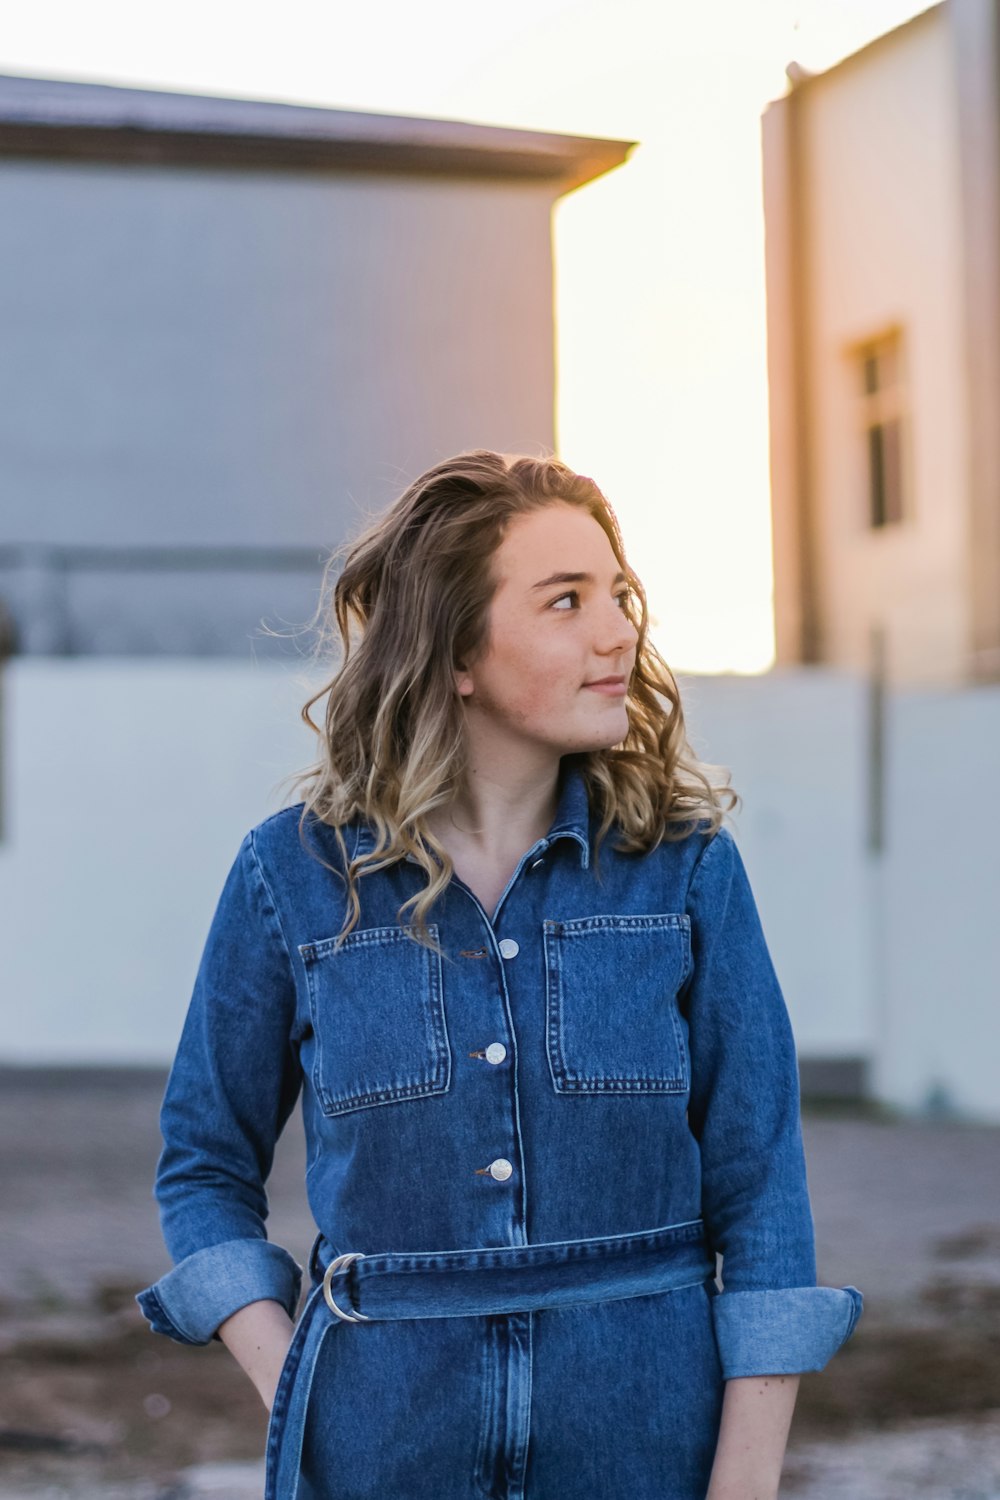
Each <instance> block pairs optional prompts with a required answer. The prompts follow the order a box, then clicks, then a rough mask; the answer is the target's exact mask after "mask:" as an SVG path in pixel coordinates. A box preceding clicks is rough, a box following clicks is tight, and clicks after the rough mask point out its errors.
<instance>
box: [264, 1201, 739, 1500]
mask: <svg viewBox="0 0 1000 1500" xmlns="http://www.w3.org/2000/svg"><path fill="white" fill-rule="evenodd" d="M309 1274H310V1276H311V1278H312V1282H313V1288H312V1291H311V1293H310V1294H309V1297H308V1298H307V1301H306V1305H305V1307H304V1309H303V1311H302V1314H301V1316H300V1318H299V1321H298V1323H297V1325H296V1328H295V1332H294V1334H293V1336H292V1342H291V1345H290V1347H289V1351H288V1355H287V1357H286V1360H285V1365H284V1368H283V1370H282V1372H281V1376H280V1378H279V1382H278V1389H277V1391H276V1393H275V1398H274V1405H273V1406H272V1410H271V1420H270V1423H269V1425H268V1438H267V1460H266V1475H265V1491H264V1493H265V1500H295V1497H296V1496H297V1494H298V1488H299V1484H298V1480H299V1463H300V1455H301V1449H302V1434H303V1430H304V1427H305V1419H306V1408H307V1406H308V1402H309V1394H310V1391H311V1388H312V1383H313V1373H314V1371H315V1368H316V1364H317V1362H318V1359H319V1353H320V1349H321V1346H322V1344H323V1342H324V1340H325V1338H326V1336H327V1334H328V1333H329V1332H330V1330H331V1329H332V1328H334V1327H339V1326H341V1325H342V1324H344V1323H354V1324H364V1323H368V1322H382V1321H386V1320H389V1319H392V1318H463V1317H475V1316H483V1315H486V1314H493V1313H518V1312H536V1311H541V1310H542V1309H544V1308H561V1307H574V1306H579V1305H582V1304H584V1303H588V1302H613V1301H616V1300H620V1299H622V1298H625V1297H641V1296H646V1295H648V1294H649V1293H651V1292H670V1291H678V1290H680V1288H682V1287H689V1286H697V1285H698V1284H699V1283H703V1282H706V1281H708V1280H709V1279H712V1278H714V1276H715V1252H714V1251H713V1250H712V1249H711V1247H710V1246H709V1243H708V1240H707V1238H706V1235H705V1227H704V1222H703V1220H701V1219H689V1220H687V1221H686V1222H684V1223H681V1224H666V1225H663V1226H661V1227H660V1228H658V1229H641V1230H638V1231H637V1232H636V1233H634V1234H609V1235H598V1236H595V1237H594V1238H592V1239H580V1240H543V1241H541V1242H540V1243H537V1244H531V1245H500V1246H496V1247H491V1248H484V1247H482V1246H479V1247H477V1248H475V1249H470V1250H429V1251H419V1252H403V1251H392V1250H388V1251H378V1252H376V1253H374V1254H366V1253H365V1252H363V1251H358V1250H348V1251H345V1252H342V1253H339V1254H338V1253H336V1252H335V1250H334V1247H333V1246H332V1245H331V1244H330V1242H329V1241H328V1240H327V1239H326V1238H325V1237H324V1236H323V1235H319V1236H318V1237H317V1239H316V1241H315V1243H314V1244H313V1248H312V1253H311V1255H310V1257H309ZM324 1310H325V1311H326V1312H327V1313H328V1314H329V1316H324ZM361 1337H363V1335H361Z"/></svg>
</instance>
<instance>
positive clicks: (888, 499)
mask: <svg viewBox="0 0 1000 1500" xmlns="http://www.w3.org/2000/svg"><path fill="white" fill-rule="evenodd" d="M855 364H856V377H855V379H856V385H855V389H856V390H857V392H858V396H859V400H860V404H861V427H862V433H863V436H864V447H865V467H866V473H867V482H868V524H869V526H871V527H872V528H876V527H882V526H891V525H893V524H894V523H896V522H899V521H902V520H904V519H905V518H906V515H907V503H906V494H905V490H906V475H905V467H906V465H905V438H904V427H905V414H904V405H905V398H904V382H903V350H902V339H901V336H900V333H899V330H898V329H893V330H892V331H890V332H888V333H885V334H883V335H882V336H881V337H879V338H877V339H873V340H871V341H869V342H867V343H865V344H862V345H860V346H859V347H858V349H857V350H856V351H855Z"/></svg>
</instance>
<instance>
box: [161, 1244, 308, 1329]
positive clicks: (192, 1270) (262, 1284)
mask: <svg viewBox="0 0 1000 1500" xmlns="http://www.w3.org/2000/svg"><path fill="white" fill-rule="evenodd" d="M301 1289H302V1268H301V1266H300V1265H299V1264H298V1263H297V1261H294V1260H293V1259H292V1257H291V1256H290V1255H289V1254H288V1251H287V1250H283V1249H282V1248H281V1246H280V1245H274V1244H272V1243H271V1241H270V1240H257V1239H253V1240H227V1241H225V1243H224V1244H221V1245H207V1246H206V1247H205V1248H204V1249H203V1250H196V1251H195V1252H194V1253H193V1254H192V1255H188V1256H186V1257H185V1258H184V1259H183V1260H182V1261H179V1262H178V1264H177V1265H176V1266H174V1268H173V1270H172V1271H168V1272H167V1274H166V1275H165V1276H161V1277H160V1279H159V1281H156V1282H154V1283H153V1285H152V1286H149V1287H146V1289H145V1290H144V1291H141V1292H139V1293H137V1295H136V1299H135V1300H136V1301H137V1302H138V1304H139V1306H140V1308H141V1309H142V1311H143V1314H144V1316H145V1317H146V1319H147V1320H148V1322H149V1323H150V1326H151V1327H152V1329H153V1332H154V1333H163V1334H166V1335H167V1337H168V1338H171V1339H174V1340H175V1341H176V1342H177V1343H179V1344H207V1343H209V1341H210V1340H211V1339H212V1337H213V1335H214V1334H215V1331H216V1329H217V1328H218V1327H219V1325H220V1323H224V1322H225V1321H226V1319H227V1318H228V1317H229V1316H230V1315H231V1314H232V1313H234V1312H238V1311H239V1309H240V1308H241V1307H246V1305H247V1304H248V1303H249V1302H259V1301H262V1300H271V1301H274V1302H280V1303H281V1305H282V1306H283V1307H284V1309H285V1311H286V1312H287V1313H288V1316H289V1317H290V1318H292V1319H294V1317H295V1309H296V1307H297V1306H298V1301H299V1293H300V1291H301Z"/></svg>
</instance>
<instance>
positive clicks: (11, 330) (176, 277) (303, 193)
mask: <svg viewBox="0 0 1000 1500" xmlns="http://www.w3.org/2000/svg"><path fill="white" fill-rule="evenodd" d="M632 144H633V143H632V142H626V141H611V140H603V139H592V138H585V137H579V136H564V135H556V134H551V133H542V132H535V131H524V130H509V129H500V128H495V127H490V126H482V125H471V124H465V123H461V122H458V121H452V120H439V119H414V118H397V117H394V116H387V115H376V114H365V113H358V112H355V111H350V110H338V109H324V108H313V107H308V106H302V105H295V104H284V103H273V102H267V101H261V100H254V99H230V98H213V97H208V96H202V95H197V94H182V93H170V92H165V91H158V90H146V89H133V88H119V87H113V86H108V85H103V84H94V83H82V82H75V81H63V80H51V79H43V78H29V77H14V76H5V77H0V325H2V327H3V330H4V334H3V339H2V341H0V474H2V480H0V485H2V492H0V516H2V520H0V601H3V603H4V604H5V606H6V614H7V616H8V620H7V635H8V650H11V649H12V650H13V651H15V652H17V653H19V654H24V655H43V656H63V655H73V656H78V655H85V656H86V655H98V656H100V655H127V656H148V655H153V654H164V655H170V656H174V657H176V656H227V655H229V656H236V657H243V658H244V659H246V658H247V657H248V655H249V654H250V653H251V652H253V653H254V654H255V655H267V654H269V653H279V654H280V653H281V652H285V653H289V652H294V651H295V649H296V644H295V643H294V642H292V641H290V640H289V638H288V637H289V634H290V633H294V630H295V628H296V627H298V626H300V625H301V624H302V623H303V622H306V621H308V619H309V618H310V616H311V615H312V613H313V610H314V607H315V603H316V592H317V585H318V582H319V579H320V572H321V562H322V560H323V558H324V556H325V555H326V554H328V552H329V550H330V549H332V548H333V547H334V546H336V545H337V544H339V543H340V542H341V541H342V540H343V539H344V535H345V531H346V530H348V529H350V528H351V527H353V526H355V525H357V524H358V523H359V521H360V520H361V519H362V516H361V515H360V514H359V512H365V511H367V510H369V509H381V508H382V507H383V506H384V505H385V504H387V503H388V502H389V501H390V500H391V499H392V498H394V496H395V495H396V494H397V493H398V492H399V490H401V489H402V488H403V487H404V486H405V484H406V483H408V482H409V480H410V479H412V478H414V477H415V476H416V475H417V474H418V473H420V472H421V471H422V470H423V469H424V468H426V467H427V466H428V465H430V464H431V463H433V462H435V461H437V460H439V459H441V458H444V457H446V456H448V455H449V454H451V453H453V452H456V451H459V450H461V449H463V448H469V447H492V448H497V449H500V450H501V451H515V450H517V451H521V450H526V451H530V452H539V451H549V450H551V449H552V448H553V447H554V446H555V431H554V389H555V369H554V327H553V301H552V287H553V266H552V242H551V220H552V209H553V206H554V203H555V201H556V200H557V199H558V198H559V197H560V195H562V194H564V193H566V192H569V191H571V190H572V189H573V188H576V187H578V186H580V185H581V184H583V183H585V182H588V181H589V180H591V179H592V178H593V177H596V176H598V175H599V174H601V173H602V172H606V171H608V170H609V169H611V168H613V167H615V166H617V165H619V164H620V163H621V162H623V161H624V160H625V159H626V157H627V155H628V152H629V150H630V148H631V146H632ZM262 621H263V622H264V623H265V624H266V626H267V627H268V628H269V629H271V630H273V631H275V632H278V633H281V634H268V633H267V630H265V629H262V628H261V623H262Z"/></svg>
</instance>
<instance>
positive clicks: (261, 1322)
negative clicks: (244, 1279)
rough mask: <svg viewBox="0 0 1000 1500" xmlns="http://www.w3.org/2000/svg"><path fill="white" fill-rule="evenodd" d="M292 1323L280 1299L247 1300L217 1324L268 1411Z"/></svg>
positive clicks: (287, 1344) (222, 1338)
mask: <svg viewBox="0 0 1000 1500" xmlns="http://www.w3.org/2000/svg"><path fill="white" fill-rule="evenodd" d="M294 1326H295V1325H294V1324H293V1322H292V1320H291V1318H290V1317H289V1316H288V1314H287V1312H286V1311H285V1309H284V1308H283V1307H282V1305H281V1303H280V1302H271V1301H269V1300H265V1301H262V1302H249V1303H247V1305H246V1307H241V1308H240V1310H239V1312H234V1313H233V1314H232V1316H231V1317H228V1318H227V1319H226V1321H225V1322H224V1323H221V1324H220V1325H219V1329H218V1334H219V1338H220V1339H221V1340H222V1342H223V1343H224V1344H225V1346H226V1348H227V1349H228V1350H229V1352H230V1354H231V1355H232V1356H233V1358H234V1359H235V1360H236V1362H237V1364H238V1365H239V1366H240V1367H241V1368H242V1369H243V1370H244V1371H245V1372H246V1374H247V1375H249V1377H250V1379H251V1380H252V1381H253V1383H254V1385H255V1386H256V1387H257V1393H258V1395H259V1396H260V1399H261V1400H262V1401H263V1403H264V1405H265V1406H266V1407H267V1409H268V1411H270V1410H271V1407H272V1405H273V1404H274V1393H275V1391H276V1389H277V1386H278V1376H279V1375H280V1374H281V1367H282V1365H283V1364H284V1363H285V1356H286V1355H287V1353H288V1346H289V1345H290V1343H291V1342H292V1331H293V1329H294Z"/></svg>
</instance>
